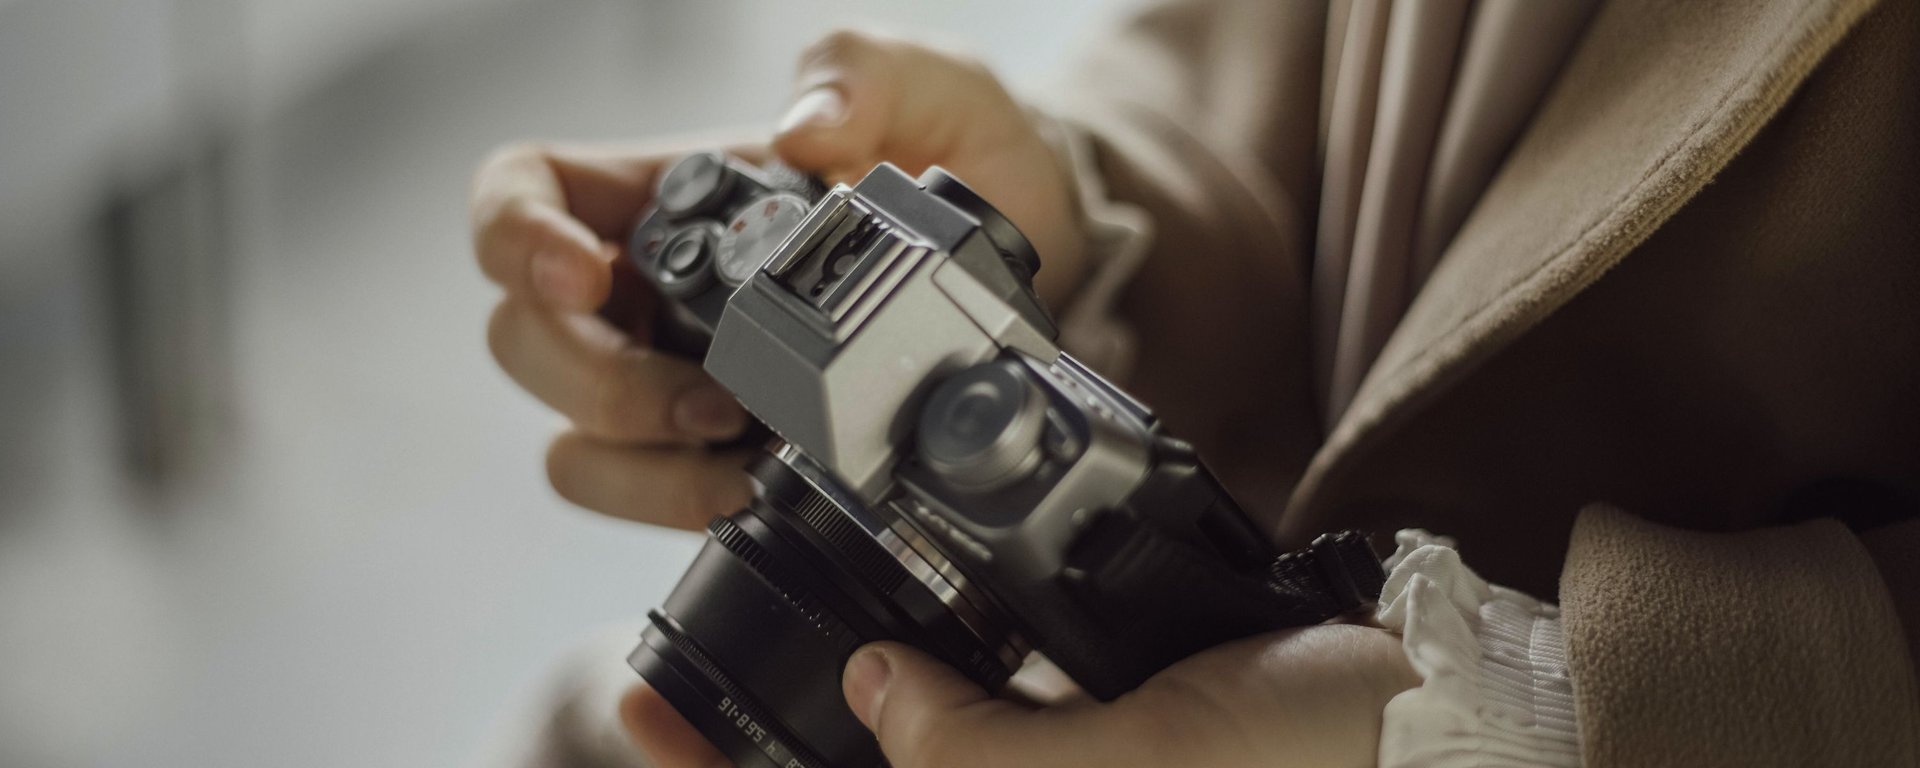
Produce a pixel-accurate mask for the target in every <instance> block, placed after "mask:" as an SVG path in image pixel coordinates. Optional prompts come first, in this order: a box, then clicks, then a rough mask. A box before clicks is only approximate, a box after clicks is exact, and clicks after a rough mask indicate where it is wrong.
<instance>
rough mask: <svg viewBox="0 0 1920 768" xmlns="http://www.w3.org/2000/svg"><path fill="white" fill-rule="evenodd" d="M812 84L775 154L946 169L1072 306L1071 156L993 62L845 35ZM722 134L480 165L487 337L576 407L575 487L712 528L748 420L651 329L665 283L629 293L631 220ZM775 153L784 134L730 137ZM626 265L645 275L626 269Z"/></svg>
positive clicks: (851, 170)
mask: <svg viewBox="0 0 1920 768" xmlns="http://www.w3.org/2000/svg"><path fill="white" fill-rule="evenodd" d="M796 85H797V87H796V90H797V91H798V92H799V94H800V95H799V96H798V97H797V98H796V99H795V100H794V101H793V103H792V105H791V106H790V107H789V110H788V116H787V117H786V119H784V120H782V121H781V125H780V131H779V134H778V135H777V136H776V137H775V139H774V142H773V145H772V152H773V153H774V154H777V155H779V156H780V158H781V159H782V160H784V161H786V162H787V163H788V164H790V165H792V166H794V167H796V168H799V169H801V170H804V171H808V172H812V173H815V174H818V175H820V176H822V177H823V178H825V179H826V180H827V181H829V182H842V181H844V182H852V181H856V180H858V179H859V177H860V176H863V175H865V173H866V172H867V171H868V170H869V169H871V168H872V167H873V165H874V164H876V163H878V162H881V161H889V162H893V163H895V164H897V165H900V166H901V167H902V168H903V169H904V170H906V171H907V172H908V173H910V174H918V173H919V172H920V171H921V170H923V169H925V168H926V167H927V166H929V165H936V164H937V165H941V166H943V167H945V168H947V169H948V170H950V171H953V172H954V174H955V175H956V176H958V177H960V178H961V179H962V180H964V181H965V182H966V183H967V184H968V185H969V186H971V187H972V188H973V189H974V190H975V191H977V192H979V193H980V195H981V196H982V197H984V198H985V199H986V200H987V201H988V202H991V203H992V204H993V205H994V206H995V207H996V208H999V209H1000V210H1001V211H1002V212H1004V213H1005V214H1006V215H1007V216H1008V217H1009V218H1010V219H1012V220H1013V222H1014V224H1015V225H1016V226H1018V227H1020V229H1021V230H1022V231H1023V232H1024V233H1025V234H1026V235H1027V237H1028V239H1029V240H1031V241H1032V242H1033V245H1034V249H1035V250H1036V251H1037V252H1038V253H1039V254H1040V256H1041V258H1042V259H1043V261H1044V264H1045V268H1044V269H1042V270H1041V271H1040V273H1039V274H1038V275H1037V276H1036V288H1037V289H1038V290H1039V292H1040V295H1041V297H1042V299H1045V300H1049V301H1051V302H1057V301H1058V300H1060V299H1061V298H1063V297H1064V296H1065V295H1066V293H1067V292H1068V291H1069V290H1070V289H1071V288H1072V286H1074V285H1075V284H1076V283H1077V282H1078V279H1079V275H1080V273H1081V271H1082V265H1081V262H1082V258H1083V257H1082V255H1081V254H1082V248H1083V246H1082V243H1081V241H1080V236H1079V229H1078V227H1077V226H1076V222H1075V219H1074V217H1073V213H1072V210H1073V200H1072V192H1071V186H1070V185H1069V183H1068V180H1067V175H1066V171H1065V167H1064V165H1063V164H1062V163H1061V162H1060V160H1059V159H1058V158H1056V157H1055V156H1054V154H1053V152H1052V150H1051V149H1050V148H1049V147H1048V146H1047V145H1046V143H1045V142H1043V141H1041V139H1040V137H1039V134H1038V133H1037V131H1036V130H1035V129H1034V127H1033V125H1032V123H1031V122H1030V121H1029V120H1028V117H1027V115H1026V113H1025V112H1024V111H1023V110H1021V108H1020V106H1019V105H1018V104H1017V103H1016V102H1015V101H1014V100H1013V98H1012V97H1011V96H1009V95H1008V94H1007V92H1006V90H1005V89H1004V88H1002V87H1001V86H1000V84H999V82H998V81H997V80H995V79H994V77H993V75H992V74H991V73H989V72H988V71H987V70H986V69H985V68H984V67H982V66H981V65H979V64H978V63H975V62H973V61H970V60H967V59H963V58H959V57H956V56H953V55H950V54H946V53H941V52H938V51H934V50H932V49H928V48H925V47H921V46H918V45H915V44H912V43H907V42H902V41H897V40H890V39H884V38H878V37H874V36H869V35H863V34H856V33H847V32H840V33H835V34H832V35H829V36H828V37H827V38H825V39H824V40H822V41H821V42H820V43H818V44H816V45H814V46H813V47H811V48H809V49H808V50H807V53H806V54H805V55H804V56H803V57H802V59H801V62H800V67H799V74H798V77H797V78H796ZM713 146H714V143H712V142H705V143H701V142H682V143H678V144H675V145H671V146H661V147H654V148H633V147H566V146H555V145H547V144H521V145H514V146H509V147H506V148H504V149H501V150H500V151H497V152H495V153H494V154H493V155H492V156H491V157H490V158H489V159H488V160H487V161H486V162H485V163H484V164H483V165H482V166H481V168H480V171H479V172H478V174H477V176H476V177H475V180H474V185H473V195H472V203H471V208H470V210H471V214H472V220H473V233H474V249H475V252H476V254H477V256H478V258H479V262H480V267H481V270H482V271H483V272H485V273H486V275H487V277H488V278H489V279H491V280H493V281H494V282H495V283H497V284H499V285H500V287H501V288H502V289H503V290H504V291H505V296H504V297H503V298H502V299H501V301H500V304H499V306H498V307H496V308H495V309H494V312H493V319H492V321H491V323H490V324H489V327H488V332H487V338H488V344H489V346H490V347H491V349H492V351H493V354H494V358H495V359H496V360H498V361H499V363H500V367H501V368H503V369H505V370H506V372H507V374H508V375H509V376H511V377H512V378H513V380H514V381H515V382H517V383H519V384H520V386H522V387H524V388H526V389H527V391H529V392H531V393H532V394H533V395H534V396H535V397H538V398H539V399H540V400H541V401H542V402H545V403H546V404H547V405H549V406H551V407H552V408H554V409H555V410H557V411H559V412H560V413H562V414H563V415H565V416H566V417H567V418H568V419H569V420H570V421H571V422H572V425H571V427H570V428H569V429H568V430H567V431H565V432H563V433H562V434H561V435H560V436H559V437H557V438H556V439H555V440H554V442H553V445H552V447H551V448H550V449H549V450H548V453H547V473H548V476H549V478H550V479H551V481H552V483H553V486H554V488H555V489H556V490H558V491H559V492H560V495H561V496H563V497H565V498H566V499H567V500H569V501H571V502H573V503H575V504H579V505H581V506H583V507H587V508H589V509H594V510H597V511H600V512H604V513H608V514H612V515H616V516H619V517H626V518H631V519H634V520H640V521H643V522H649V523H655V524H660V525H668V526H673V527H678V528H686V529H696V530H697V529H699V528H701V527H703V526H705V525H706V523H707V521H708V520H709V519H711V518H712V517H713V516H715V515H719V514H726V513H729V512H733V511H735V510H737V509H739V508H741V507H742V506H745V504H746V503H747V501H748V499H749V496H750V493H751V486H750V484H749V482H748V479H747V476H746V473H745V472H743V471H742V470H741V467H742V465H743V463H744V461H745V460H746V458H747V456H746V455H745V454H744V453H742V452H732V453H724V452H715V451H712V450H709V449H708V448H707V447H706V446H708V445H709V444H711V443H714V442H718V441H723V440H725V439H727V438H729V437H733V436H735V435H737V434H739V432H740V431H741V430H743V429H744V428H745V427H746V425H747V423H748V417H747V415H746V413H745V412H744V411H743V410H742V409H741V408H740V406H739V404H738V403H737V402H735V401H734V399H733V398H732V397H731V396H730V395H729V394H728V393H727V392H726V390H724V389H723V388H721V387H720V386H719V385H718V384H716V383H715V382H714V381H713V380H712V379H711V378H709V377H708V376H707V375H706V373H705V372H704V371H703V370H701V368H700V366H699V364H698V362H697V361H692V360H686V359H683V358H679V357H675V356H673V355H670V354H666V353H663V352H659V351H657V350H654V349H653V348H652V347H651V346H650V343H649V342H650V339H649V336H648V333H647V329H646V328H645V327H644V326H636V327H628V328H625V329H620V328H616V327H614V326H613V325H612V324H610V323H608V322H607V321H606V320H604V319H603V318H602V316H601V315H600V314H599V313H598V310H600V309H601V308H602V305H603V304H606V303H607V302H608V301H609V299H610V297H612V301H613V302H614V306H609V307H607V309H608V310H609V312H607V314H608V315H617V316H621V317H632V318H646V317H650V316H651V315H652V303H653V302H655V301H657V300H658V297H656V296H653V295H651V293H650V292H648V291H646V290H644V289H642V288H640V287H639V286H637V285H628V284H624V283H623V284H621V285H620V286H618V290H616V279H615V273H616V271H615V270H614V269H613V265H614V264H615V263H616V261H617V260H619V259H623V258H624V255H623V254H622V253H621V250H622V244H623V243H624V241H625V236H626V233H627V230H628V228H630V227H632V226H633V223H634V221H635V220H636V219H637V218H638V216H639V213H640V211H641V210H642V209H643V208H645V207H646V205H647V204H648V203H649V202H650V200H651V198H652V195H653V190H654V182H655V178H656V176H657V174H659V173H660V172H661V171H662V170H663V169H664V167H665V166H667V165H669V164H670V163H671V162H672V161H673V160H675V159H677V158H678V157H680V156H681V155H684V154H686V153H687V152H691V151H695V150H700V149H707V148H711V147H713ZM729 151H731V152H733V153H734V154H737V155H740V156H742V157H744V158H745V159H748V160H750V161H755V162H759V161H763V160H765V159H767V157H768V154H769V152H768V149H767V148H765V147H755V146H735V147H732V148H730V149H729ZM628 277H632V276H631V275H628Z"/></svg>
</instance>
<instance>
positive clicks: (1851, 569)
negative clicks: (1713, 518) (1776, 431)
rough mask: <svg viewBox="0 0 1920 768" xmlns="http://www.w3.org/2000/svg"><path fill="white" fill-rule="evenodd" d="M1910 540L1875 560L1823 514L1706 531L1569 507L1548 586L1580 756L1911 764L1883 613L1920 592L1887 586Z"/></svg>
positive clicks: (1913, 715) (1602, 760)
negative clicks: (1556, 574)
mask: <svg viewBox="0 0 1920 768" xmlns="http://www.w3.org/2000/svg"><path fill="white" fill-rule="evenodd" d="M1908 525H1915V524H1914V523H1909V524H1908ZM1915 544H1920V535H1914V533H1913V532H1912V531H1908V532H1906V533H1905V534H1904V543H1902V542H1896V541H1892V540H1888V542H1887V546H1885V547H1884V548H1883V549H1884V551H1883V553H1882V554H1883V555H1884V556H1883V557H1880V558H1876V557H1875V556H1874V555H1873V554H1870V549H1871V547H1870V546H1868V545H1865V544H1863V541H1862V539H1861V538H1860V537H1856V536H1855V535H1854V534H1852V533H1851V532H1849V531H1848V530H1847V529H1846V528H1845V527H1843V526H1841V525H1840V524H1838V523H1836V522H1833V521H1832V520H1819V521H1814V522H1811V523H1805V524H1801V525H1795V526H1791V527H1781V528H1770V529H1762V530H1757V531H1751V532H1744V533H1735V534H1712V533H1697V532H1689V531H1682V530H1679V529H1675V528H1668V527H1665V526H1661V525H1656V524H1654V523H1650V522H1646V521H1644V520H1641V519H1639V518H1635V517H1632V516H1629V515H1627V514H1625V513H1622V512H1619V511H1617V510H1612V509H1607V508H1600V507H1596V508H1590V509H1588V510H1586V511H1584V512H1582V513H1581V515H1580V517H1579V519H1578V520H1577V521H1576V522H1575V524H1574V531H1573V537H1572V542H1571V547H1570V550H1569V553H1568V557H1567V562H1566V567H1565V570H1564V571H1563V572H1562V574H1561V588H1560V595H1561V612H1562V617H1563V621H1564V622H1565V624H1564V630H1565V633H1566V643H1567V657H1568V663H1569V666H1570V667H1571V669H1572V673H1573V684H1574V697H1575V707H1576V710H1577V719H1578V722H1579V726H1580V733H1581V745H1582V752H1583V757H1584V761H1585V764H1586V765H1590V766H1596V767H1599V766H1622V765H1743V766H1776V765H1777V766H1795V765H1835V766H1839V765H1860V766H1867V765H1873V766H1896V765H1898V766H1905V765H1916V764H1920V698H1916V697H1917V696H1920V694H1916V689H1915V682H1914V666H1913V661H1912V657H1911V655H1910V652H1909V650H1908V647H1907V639H1906V634H1905V631H1904V630H1903V628H1902V624H1901V621H1900V611H1899V609H1898V607H1897V605H1898V604H1899V603H1900V602H1901V601H1904V602H1905V603H1907V604H1911V602H1912V601H1914V600H1915V599H1916V598H1920V596H1917V595H1915V594H1913V593H1912V592H1910V591H1909V592H1906V593H1904V594H1896V593H1895V592H1894V588H1900V589H1907V590H1910V589H1911V588H1912V587H1913V586H1914V581H1913V578H1912V574H1911V570H1910V569H1911V568H1912V566H1911V563H1914V562H1915V561H1916V559H1920V550H1916V549H1914V548H1912V547H1913V545H1915ZM1887 557H1893V558H1898V559H1899V560H1900V561H1901V562H1902V563H1905V564H1906V565H1901V566H1900V567H1899V570H1900V571H1901V572H1903V573H1905V574H1906V575H1905V576H1904V577H1902V578H1903V580H1902V581H1900V582H1898V583H1896V582H1895V581H1894V580H1892V579H1883V578H1882V573H1881V571H1882V566H1884V565H1888V564H1890V562H1891V561H1888V560H1886V558H1887Z"/></svg>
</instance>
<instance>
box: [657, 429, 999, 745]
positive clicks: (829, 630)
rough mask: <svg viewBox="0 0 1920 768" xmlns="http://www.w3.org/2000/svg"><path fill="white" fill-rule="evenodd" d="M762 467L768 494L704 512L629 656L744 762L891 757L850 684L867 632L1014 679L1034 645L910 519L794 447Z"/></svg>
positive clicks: (990, 683)
mask: <svg viewBox="0 0 1920 768" xmlns="http://www.w3.org/2000/svg"><path fill="white" fill-rule="evenodd" d="M751 471H752V472H753V474H754V476H755V478H756V479H757V480H758V481H759V493H756V495H755V498H754V500H753V502H752V503H751V504H750V505H749V506H748V507H747V508H746V509H744V510H741V511H739V512H736V513H735V514H733V515H730V516H726V517H719V518H715V519H714V520H713V522H712V523H711V524H710V525H709V526H708V529H707V530H708V533H709V537H708V540H707V543H706V544H705V546H704V547H702V549H701V550H700V554H699V555H698V556H697V557H696V558H695V559H694V562H693V565H692V566H691V567H689V568H688V569H687V572H686V574H685V575H684V576H682V577H681V579H680V583H679V584H678V585H677V586H675V587H674V590H673V593H672V594H671V595H670V596H668V598H667V601H666V603H665V604H664V605H663V606H662V609H661V610H660V611H657V612H654V613H653V614H651V618H652V623H651V625H650V626H648V627H647V629H646V630H645V631H644V632H643V634H642V640H641V643H640V646H639V647H638V648H636V649H635V650H634V652H633V654H632V656H631V657H630V658H629V662H630V663H631V664H632V666H633V668H634V669H635V670H636V671H638V672H639V673H640V675H641V677H643V678H644V679H646V681H647V683H648V684H649V685H651V686H653V688H654V690H656V691H658V692H659V693H660V694H661V696H663V697H665V698H666V700H667V701H668V702H669V703H671V704H672V705H673V706H674V708H675V709H676V710H678V711H679V712H680V713H681V715H682V716H684V717H686V718H687V720H688V722H690V723H692V724H693V725H694V727H695V728H697V729H699V731H700V732H701V733H702V734H703V735H705V736H706V737H707V739H708V740H709V741H711V742H713V744H714V745H715V746H716V747H718V748H719V749H720V751H721V752H723V753H724V754H726V756H727V757H728V758H729V759H731V760H733V761H734V763H735V764H737V765H741V766H771V767H774V768H788V767H789V766H818V767H819V768H827V767H828V766H882V765H885V764H886V763H885V759H884V758H883V757H882V756H881V754H880V749H879V745H878V744H877V743H876V742H875V741H874V738H873V736H872V734H870V733H869V732H868V731H867V729H866V728H865V727H864V726H862V725H861V724H860V722H859V720H857V719H856V718H855V717H854V716H853V713H852V711H851V710H849V709H848V708H847V705H846V702H845V700H844V699H843V698H842V696H841V692H840V673H841V669H842V668H843V667H844V666H845V665H846V662H847V659H848V658H849V657H850V656H852V654H853V651H854V650H855V649H857V648H858V647H860V646H861V645H863V644H865V643H868V642H872V641H875V640H898V641H902V642H906V643H909V644H912V645H914V646H916V647H918V648H920V649H921V650H924V651H926V652H928V653H930V654H932V655H934V656H935V657H937V658H940V659H941V660H943V661H945V662H947V663H948V664H951V665H953V666H955V667H956V668H958V669H960V670H961V671H963V672H964V673H966V674H967V675H968V676H969V677H971V678H973V679H974V681H975V682H978V683H980V684H981V685H983V686H985V687H987V688H988V689H990V690H992V689H997V688H998V687H999V686H1001V685H1002V684H1004V683H1005V682H1006V680H1007V678H1008V677H1009V676H1010V675H1011V674H1012V671H1013V669H1014V668H1015V667H1017V665H1018V663H1019V659H1020V656H1021V654H1023V653H1024V649H1023V648H1021V647H1020V642H1019V640H1018V639H1017V638H1014V637H1012V636H1011V635H1010V634H1009V632H1008V631H1007V630H1006V629H1005V627H1006V626H1007V623H1006V622H1005V621H1004V620H1003V619H1002V618H1001V617H1002V616H1004V614H1003V613H1001V612H1000V611H998V610H997V609H996V608H995V607H994V606H993V605H991V603H990V602H989V601H988V599H986V598H985V597H983V596H981V595H980V594H979V593H977V592H975V591H973V589H972V588H971V587H970V586H969V585H968V584H967V583H966V581H965V579H964V577H962V576H961V575H959V574H958V573H956V572H954V571H953V569H952V568H951V566H950V565H949V564H948V563H946V562H945V560H944V558H942V557H941V556H940V555H939V554H938V553H937V552H933V551H931V550H930V549H929V548H928V546H927V545H926V543H925V542H924V541H919V540H917V539H918V537H917V536H913V535H911V534H906V531H905V529H904V524H902V523H900V522H899V521H898V520H897V519H893V518H891V516H882V515H875V514H873V512H872V511H870V510H866V509H864V508H862V507H860V506H859V505H858V504H857V502H853V501H852V500H851V497H850V496H848V495H846V494H844V493H841V492H839V490H838V488H837V486H835V485H833V484H832V482H831V479H830V478H828V477H827V476H826V475H825V473H824V472H820V471H818V469H817V468H815V467H812V466H811V465H810V463H809V462H807V460H806V459H805V457H804V456H801V455H800V454H798V452H796V451H785V452H783V453H779V454H770V455H768V456H766V457H764V458H763V459H762V460H760V461H759V462H758V463H756V465H755V466H754V467H752V469H751ZM903 534H906V535H903Z"/></svg>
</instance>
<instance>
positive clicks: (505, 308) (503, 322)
mask: <svg viewBox="0 0 1920 768" xmlns="http://www.w3.org/2000/svg"><path fill="white" fill-rule="evenodd" d="M518 319H519V311H518V310H517V309H516V308H515V307H514V305H513V302H511V301H502V302H500V303H499V304H495V305H494V307H493V314H491V315H489V316H488V317H487V352H488V353H490V354H492V355H493V362H494V364H496V365H498V366H500V367H501V369H503V370H509V371H510V369H511V365H510V361H511V360H512V358H513V349H514V343H513V339H514V336H515V334H514V329H513V325H514V323H515V322H516V321H517V320H518Z"/></svg>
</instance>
